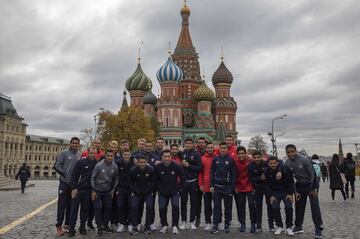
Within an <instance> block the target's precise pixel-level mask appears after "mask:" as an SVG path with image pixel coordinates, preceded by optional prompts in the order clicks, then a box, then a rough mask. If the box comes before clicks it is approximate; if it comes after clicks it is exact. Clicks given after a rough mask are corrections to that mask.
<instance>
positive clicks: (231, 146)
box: [215, 134, 236, 160]
mask: <svg viewBox="0 0 360 239" xmlns="http://www.w3.org/2000/svg"><path fill="white" fill-rule="evenodd" d="M225 143H226V145H227V147H228V155H229V156H230V158H232V159H234V160H235V158H236V145H235V142H234V138H233V137H232V135H230V134H228V135H226V137H225ZM215 154H216V155H220V147H219V148H216V149H215Z"/></svg>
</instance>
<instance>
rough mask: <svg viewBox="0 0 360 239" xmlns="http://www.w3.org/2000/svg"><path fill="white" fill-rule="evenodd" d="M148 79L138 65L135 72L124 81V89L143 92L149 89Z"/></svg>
mask: <svg viewBox="0 0 360 239" xmlns="http://www.w3.org/2000/svg"><path fill="white" fill-rule="evenodd" d="M149 81H151V80H150V78H149V77H148V76H147V75H145V73H144V72H143V70H142V68H141V65H140V63H139V64H138V66H137V68H136V70H135V72H134V73H133V74H132V75H131V76H130V77H129V79H127V80H126V83H125V87H126V89H127V90H128V91H132V90H144V91H147V90H148V88H149Z"/></svg>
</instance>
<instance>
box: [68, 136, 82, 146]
mask: <svg viewBox="0 0 360 239" xmlns="http://www.w3.org/2000/svg"><path fill="white" fill-rule="evenodd" d="M74 140H77V141H78V142H79V143H80V139H79V138H78V137H72V138H71V139H70V144H71V143H72V142H73V141H74Z"/></svg>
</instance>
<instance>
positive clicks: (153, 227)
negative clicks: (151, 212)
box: [150, 223, 157, 231]
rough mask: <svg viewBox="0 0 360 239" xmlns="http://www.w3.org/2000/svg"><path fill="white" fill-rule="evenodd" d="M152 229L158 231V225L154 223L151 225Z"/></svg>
mask: <svg viewBox="0 0 360 239" xmlns="http://www.w3.org/2000/svg"><path fill="white" fill-rule="evenodd" d="M150 230H151V231H156V230H157V227H156V225H155V224H154V223H153V224H151V225H150Z"/></svg>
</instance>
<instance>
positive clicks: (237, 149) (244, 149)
mask: <svg viewBox="0 0 360 239" xmlns="http://www.w3.org/2000/svg"><path fill="white" fill-rule="evenodd" d="M240 150H242V151H244V152H245V153H246V148H245V147H244V146H238V147H237V148H236V153H239V151H240Z"/></svg>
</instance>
